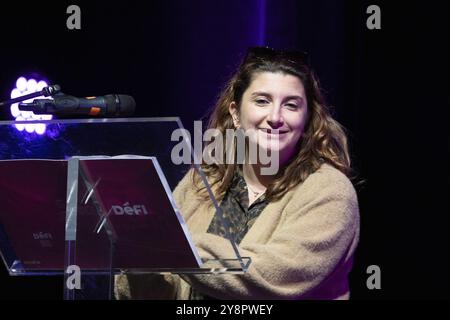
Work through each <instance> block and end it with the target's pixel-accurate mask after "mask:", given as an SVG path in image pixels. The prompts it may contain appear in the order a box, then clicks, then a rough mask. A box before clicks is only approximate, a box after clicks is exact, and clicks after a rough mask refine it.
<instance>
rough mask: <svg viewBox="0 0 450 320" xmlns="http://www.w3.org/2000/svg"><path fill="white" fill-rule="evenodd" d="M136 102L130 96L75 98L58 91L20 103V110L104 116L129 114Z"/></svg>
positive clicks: (112, 95) (110, 95) (132, 111)
mask: <svg viewBox="0 0 450 320" xmlns="http://www.w3.org/2000/svg"><path fill="white" fill-rule="evenodd" d="M135 107H136V102H135V101H134V98H133V97H132V96H128V95H123V94H108V95H105V96H99V97H85V98H77V97H74V96H69V95H66V94H62V93H58V94H56V95H54V96H53V100H52V99H34V100H33V102H31V103H20V104H19V109H20V110H22V111H32V112H34V113H35V114H55V115H60V116H72V115H88V116H104V117H120V116H129V115H132V114H133V113H134V109H135Z"/></svg>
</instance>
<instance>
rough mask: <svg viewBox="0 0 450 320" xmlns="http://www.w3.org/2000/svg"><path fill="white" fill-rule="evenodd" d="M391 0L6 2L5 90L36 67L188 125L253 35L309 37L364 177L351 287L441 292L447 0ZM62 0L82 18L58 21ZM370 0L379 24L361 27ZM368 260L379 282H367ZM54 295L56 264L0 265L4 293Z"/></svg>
mask: <svg viewBox="0 0 450 320" xmlns="http://www.w3.org/2000/svg"><path fill="white" fill-rule="evenodd" d="M393 2H394V1H390V2H387V1H386V2H382V1H370V2H369V1H337V0H330V1H324V0H314V1H306V0H305V1H300V0H298V1H292V0H284V1H283V0H282V1H276V0H249V1H206V0H202V1H200V0H198V1H175V0H171V1H161V2H156V1H151V2H150V1H149V2H148V3H147V2H146V3H145V4H144V2H132V1H121V2H119V3H112V2H111V3H110V2H107V1H96V2H95V3H93V2H80V1H75V2H73V3H72V2H67V1H58V2H55V3H52V2H45V1H39V2H37V1H36V2H30V3H29V4H27V3H26V2H18V1H16V2H12V3H8V4H7V5H6V4H5V2H2V4H1V5H0V34H1V40H0V41H1V46H0V100H1V99H6V98H8V95H9V92H10V90H11V89H12V86H13V84H14V81H15V79H17V77H18V76H19V75H22V74H24V73H27V74H28V73H30V72H38V73H41V74H44V75H46V76H47V77H48V78H49V79H50V80H51V82H52V83H59V84H60V85H61V86H62V87H63V89H64V92H66V93H70V94H72V95H75V96H87V95H102V94H108V93H124V94H131V95H133V96H134V97H135V99H136V101H137V106H138V107H137V111H136V114H135V116H180V117H181V119H182V120H183V122H184V124H185V126H186V127H187V128H191V127H192V124H193V121H194V120H197V119H199V118H201V117H202V116H203V115H204V114H205V113H206V111H207V110H208V108H210V107H211V106H212V104H213V103H214V101H215V99H216V96H217V94H218V92H219V90H220V88H221V86H222V85H223V84H224V82H225V81H226V79H227V78H228V77H229V75H230V74H231V72H232V71H233V69H234V68H235V66H236V64H237V62H238V59H239V58H240V57H241V56H242V55H243V53H244V52H245V49H246V48H247V47H248V46H254V45H269V46H273V47H276V48H297V49H302V50H306V51H308V52H309V53H310V56H311V60H312V61H311V63H312V65H313V66H314V68H315V69H316V71H317V73H318V75H319V77H320V79H321V83H322V86H323V88H324V90H325V92H326V94H327V97H328V102H329V103H330V105H332V106H334V112H335V116H336V117H337V119H338V120H339V121H340V122H341V123H342V124H343V125H344V126H345V127H346V128H347V129H348V130H349V133H350V141H351V148H352V153H353V161H354V164H355V167H356V169H357V170H358V172H359V174H360V177H361V178H362V179H365V181H366V182H365V183H364V184H363V185H361V186H358V187H357V191H358V196H359V202H360V210H361V242H360V246H359V249H358V252H357V255H356V261H355V267H354V270H353V272H352V274H351V286H352V297H353V298H354V299H405V298H414V299H419V298H425V299H428V298H447V299H448V298H450V293H449V292H448V289H449V288H450V280H449V277H448V275H447V273H448V270H450V262H449V260H448V258H447V257H448V255H449V252H450V251H449V245H450V217H449V209H448V204H447V203H446V200H447V199H448V198H446V196H447V193H448V191H449V190H450V188H449V183H450V179H449V169H448V168H447V167H446V165H447V164H448V163H449V160H450V159H449V152H448V151H449V147H450V143H449V134H448V125H447V121H448V119H449V111H448V110H449V107H450V105H449V95H448V92H449V90H448V88H447V87H448V85H449V81H448V78H447V77H448V74H449V71H450V68H449V57H450V55H449V53H450V52H449V49H448V46H447V42H448V39H449V35H450V19H448V16H449V15H450V5H449V4H448V2H447V4H446V2H445V1H437V0H435V1H427V2H424V1H395V5H394V3H393ZM70 4H77V5H79V6H80V8H81V30H68V29H67V28H66V19H67V17H68V15H67V14H66V8H67V6H68V5H70ZM370 4H377V5H379V6H380V8H381V23H382V29H381V30H368V29H367V28H366V19H367V17H368V14H366V8H367V7H368V6H369V5H370ZM0 116H1V119H3V120H5V119H11V118H10V115H9V112H8V111H7V110H0ZM373 264H374V265H378V266H380V268H381V286H382V288H381V290H368V289H367V287H366V279H367V277H368V275H367V274H366V268H367V267H368V266H369V265H373ZM61 297H62V279H61V278H59V277H53V278H40V277H9V276H8V275H7V274H6V270H5V268H4V266H3V265H1V266H0V298H6V299H23V298H28V299H59V298H61Z"/></svg>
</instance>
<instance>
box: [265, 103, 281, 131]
mask: <svg viewBox="0 0 450 320" xmlns="http://www.w3.org/2000/svg"><path fill="white" fill-rule="evenodd" d="M267 122H268V123H269V125H270V126H271V127H272V128H274V129H277V128H279V127H281V126H282V125H283V116H282V114H281V108H279V107H273V108H272V110H271V111H270V113H269V115H268V116H267Z"/></svg>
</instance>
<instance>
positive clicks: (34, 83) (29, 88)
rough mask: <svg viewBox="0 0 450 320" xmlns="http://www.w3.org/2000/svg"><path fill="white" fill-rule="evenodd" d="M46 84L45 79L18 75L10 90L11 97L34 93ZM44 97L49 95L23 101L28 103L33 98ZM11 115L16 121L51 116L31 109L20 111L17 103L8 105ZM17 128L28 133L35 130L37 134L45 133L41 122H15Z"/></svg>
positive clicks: (45, 118)
mask: <svg viewBox="0 0 450 320" xmlns="http://www.w3.org/2000/svg"><path fill="white" fill-rule="evenodd" d="M47 86H48V84H47V82H46V81H45V80H42V79H35V78H29V79H27V78H26V77H19V78H18V79H17V80H16V87H15V88H14V89H13V90H12V91H11V98H17V97H20V96H23V95H26V94H29V93H34V92H37V91H41V90H42V89H43V88H44V87H47ZM39 98H45V99H51V98H50V97H43V96H41V97H35V98H32V99H28V100H25V101H23V102H24V103H28V102H31V101H33V100H34V99H39ZM10 111H11V115H12V116H13V117H14V118H15V120H16V121H35V120H51V119H52V118H53V116H52V115H51V114H39V115H38V114H34V113H33V112H32V111H21V110H19V104H18V103H14V104H12V105H11V107H10ZM15 126H16V128H17V130H19V131H24V130H25V131H26V132H28V133H33V132H35V133H36V134H38V135H42V134H44V133H45V129H46V125H45V124H43V123H38V124H34V123H30V124H16V125H15Z"/></svg>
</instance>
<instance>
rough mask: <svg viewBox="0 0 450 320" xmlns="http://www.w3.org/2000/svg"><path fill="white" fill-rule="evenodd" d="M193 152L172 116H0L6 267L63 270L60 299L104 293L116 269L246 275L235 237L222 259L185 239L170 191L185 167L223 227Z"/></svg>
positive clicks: (0, 226)
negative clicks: (32, 118) (210, 256)
mask: <svg viewBox="0 0 450 320" xmlns="http://www.w3.org/2000/svg"><path fill="white" fill-rule="evenodd" d="M198 134H201V133H198ZM194 151H195V150H194V149H193V148H192V137H191V135H190V133H189V132H188V131H186V130H184V128H183V125H182V123H181V121H180V119H179V118H127V119H79V120H75V119H72V120H49V121H25V122H17V121H11V122H9V121H3V122H0V203H2V206H1V208H0V252H1V256H2V259H3V262H4V264H5V266H6V268H7V271H8V272H9V274H10V275H11V276H20V275H27V276H30V275H31V276H32V275H36V276H52V275H64V299H111V298H113V287H114V275H116V274H127V273H128V274H145V273H176V274H183V273H212V274H216V273H242V272H246V270H247V269H248V267H249V264H250V262H251V261H250V258H248V257H241V256H240V254H239V250H238V248H237V246H236V244H235V242H234V240H233V239H234V235H232V234H229V235H228V238H229V240H230V241H229V245H230V246H231V248H232V249H233V250H232V251H233V252H234V253H235V254H234V255H233V256H230V257H226V259H223V260H205V259H202V257H201V256H199V253H198V252H197V250H196V248H195V244H194V243H193V241H192V239H191V235H192V233H191V232H190V230H189V227H188V225H187V224H186V223H185V221H184V219H183V216H182V214H183V212H180V209H179V208H181V207H182V203H177V202H181V201H183V200H184V199H176V197H174V196H173V193H172V192H173V191H174V189H175V187H176V186H177V184H178V182H179V181H180V180H181V179H182V178H183V177H184V176H185V175H186V173H187V172H188V171H189V170H196V171H197V172H198V174H199V176H200V177H201V181H202V182H203V184H204V187H205V188H206V190H207V192H208V194H209V200H208V201H211V205H212V208H214V210H215V214H216V215H218V216H219V220H220V221H222V223H223V224H224V227H225V229H226V230H228V229H229V228H227V226H226V221H225V220H224V219H223V215H222V212H221V210H220V208H219V206H218V203H217V201H216V199H215V198H214V196H213V192H212V191H211V188H210V186H209V184H208V181H207V178H206V176H205V175H204V173H203V172H202V171H201V168H200V166H199V163H200V161H201V159H199V157H198V156H199V155H198V154H196V153H195V152H194ZM200 156H201V153H200ZM212 276H213V275H212Z"/></svg>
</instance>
